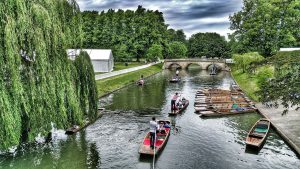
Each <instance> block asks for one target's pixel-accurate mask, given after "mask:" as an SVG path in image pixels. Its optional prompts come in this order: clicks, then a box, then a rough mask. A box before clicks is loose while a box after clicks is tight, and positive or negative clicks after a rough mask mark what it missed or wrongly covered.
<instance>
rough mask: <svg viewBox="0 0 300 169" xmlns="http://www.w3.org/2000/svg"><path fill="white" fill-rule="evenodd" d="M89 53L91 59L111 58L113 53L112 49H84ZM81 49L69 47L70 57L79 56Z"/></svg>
mask: <svg viewBox="0 0 300 169" xmlns="http://www.w3.org/2000/svg"><path fill="white" fill-rule="evenodd" d="M82 51H85V52H87V53H88V54H89V56H90V58H91V60H109V59H110V55H111V54H112V52H111V49H82ZM79 53H80V49H68V50H67V54H68V56H69V57H72V56H78V55H79Z"/></svg>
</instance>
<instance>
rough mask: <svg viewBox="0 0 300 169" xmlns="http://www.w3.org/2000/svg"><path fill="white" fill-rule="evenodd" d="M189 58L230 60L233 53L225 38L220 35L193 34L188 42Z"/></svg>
mask: <svg viewBox="0 0 300 169" xmlns="http://www.w3.org/2000/svg"><path fill="white" fill-rule="evenodd" d="M188 56H189V57H202V56H207V57H220V58H229V57H230V56H231V51H230V47H229V45H228V44H227V42H226V41H225V38H224V37H221V36H220V35H219V34H217V33H197V34H193V35H192V36H191V38H190V39H189V41H188Z"/></svg>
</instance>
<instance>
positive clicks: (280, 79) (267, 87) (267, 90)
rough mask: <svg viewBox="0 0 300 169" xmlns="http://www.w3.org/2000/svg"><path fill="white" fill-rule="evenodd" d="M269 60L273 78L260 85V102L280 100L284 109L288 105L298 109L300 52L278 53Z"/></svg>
mask: <svg viewBox="0 0 300 169" xmlns="http://www.w3.org/2000/svg"><path fill="white" fill-rule="evenodd" d="M270 60H271V61H272V64H273V65H274V71H275V72H274V78H272V79H270V80H268V81H267V82H265V83H263V84H262V87H261V91H260V94H261V96H262V98H261V99H262V101H263V102H268V101H279V100H280V101H281V103H282V104H283V106H285V107H286V108H287V107H288V106H290V105H297V106H298V107H299V105H300V101H299V100H300V77H299V73H300V66H299V65H300V51H292V52H278V53H277V54H276V55H275V56H273V57H272V58H271V59H270ZM285 112H286V111H285ZM285 112H284V113H285Z"/></svg>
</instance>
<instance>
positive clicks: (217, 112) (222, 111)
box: [200, 107, 257, 117]
mask: <svg viewBox="0 0 300 169" xmlns="http://www.w3.org/2000/svg"><path fill="white" fill-rule="evenodd" d="M213 110H214V113H210V114H202V113H201V112H200V116H201V117H221V116H226V115H236V114H244V113H251V112H256V111H257V109H256V108H252V107H249V108H244V109H243V110H235V109H226V108H225V109H213Z"/></svg>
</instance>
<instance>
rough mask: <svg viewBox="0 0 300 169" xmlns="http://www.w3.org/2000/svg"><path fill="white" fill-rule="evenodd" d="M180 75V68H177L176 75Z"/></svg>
mask: <svg viewBox="0 0 300 169" xmlns="http://www.w3.org/2000/svg"><path fill="white" fill-rule="evenodd" d="M178 75H179V69H178V68H177V69H176V77H178Z"/></svg>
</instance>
